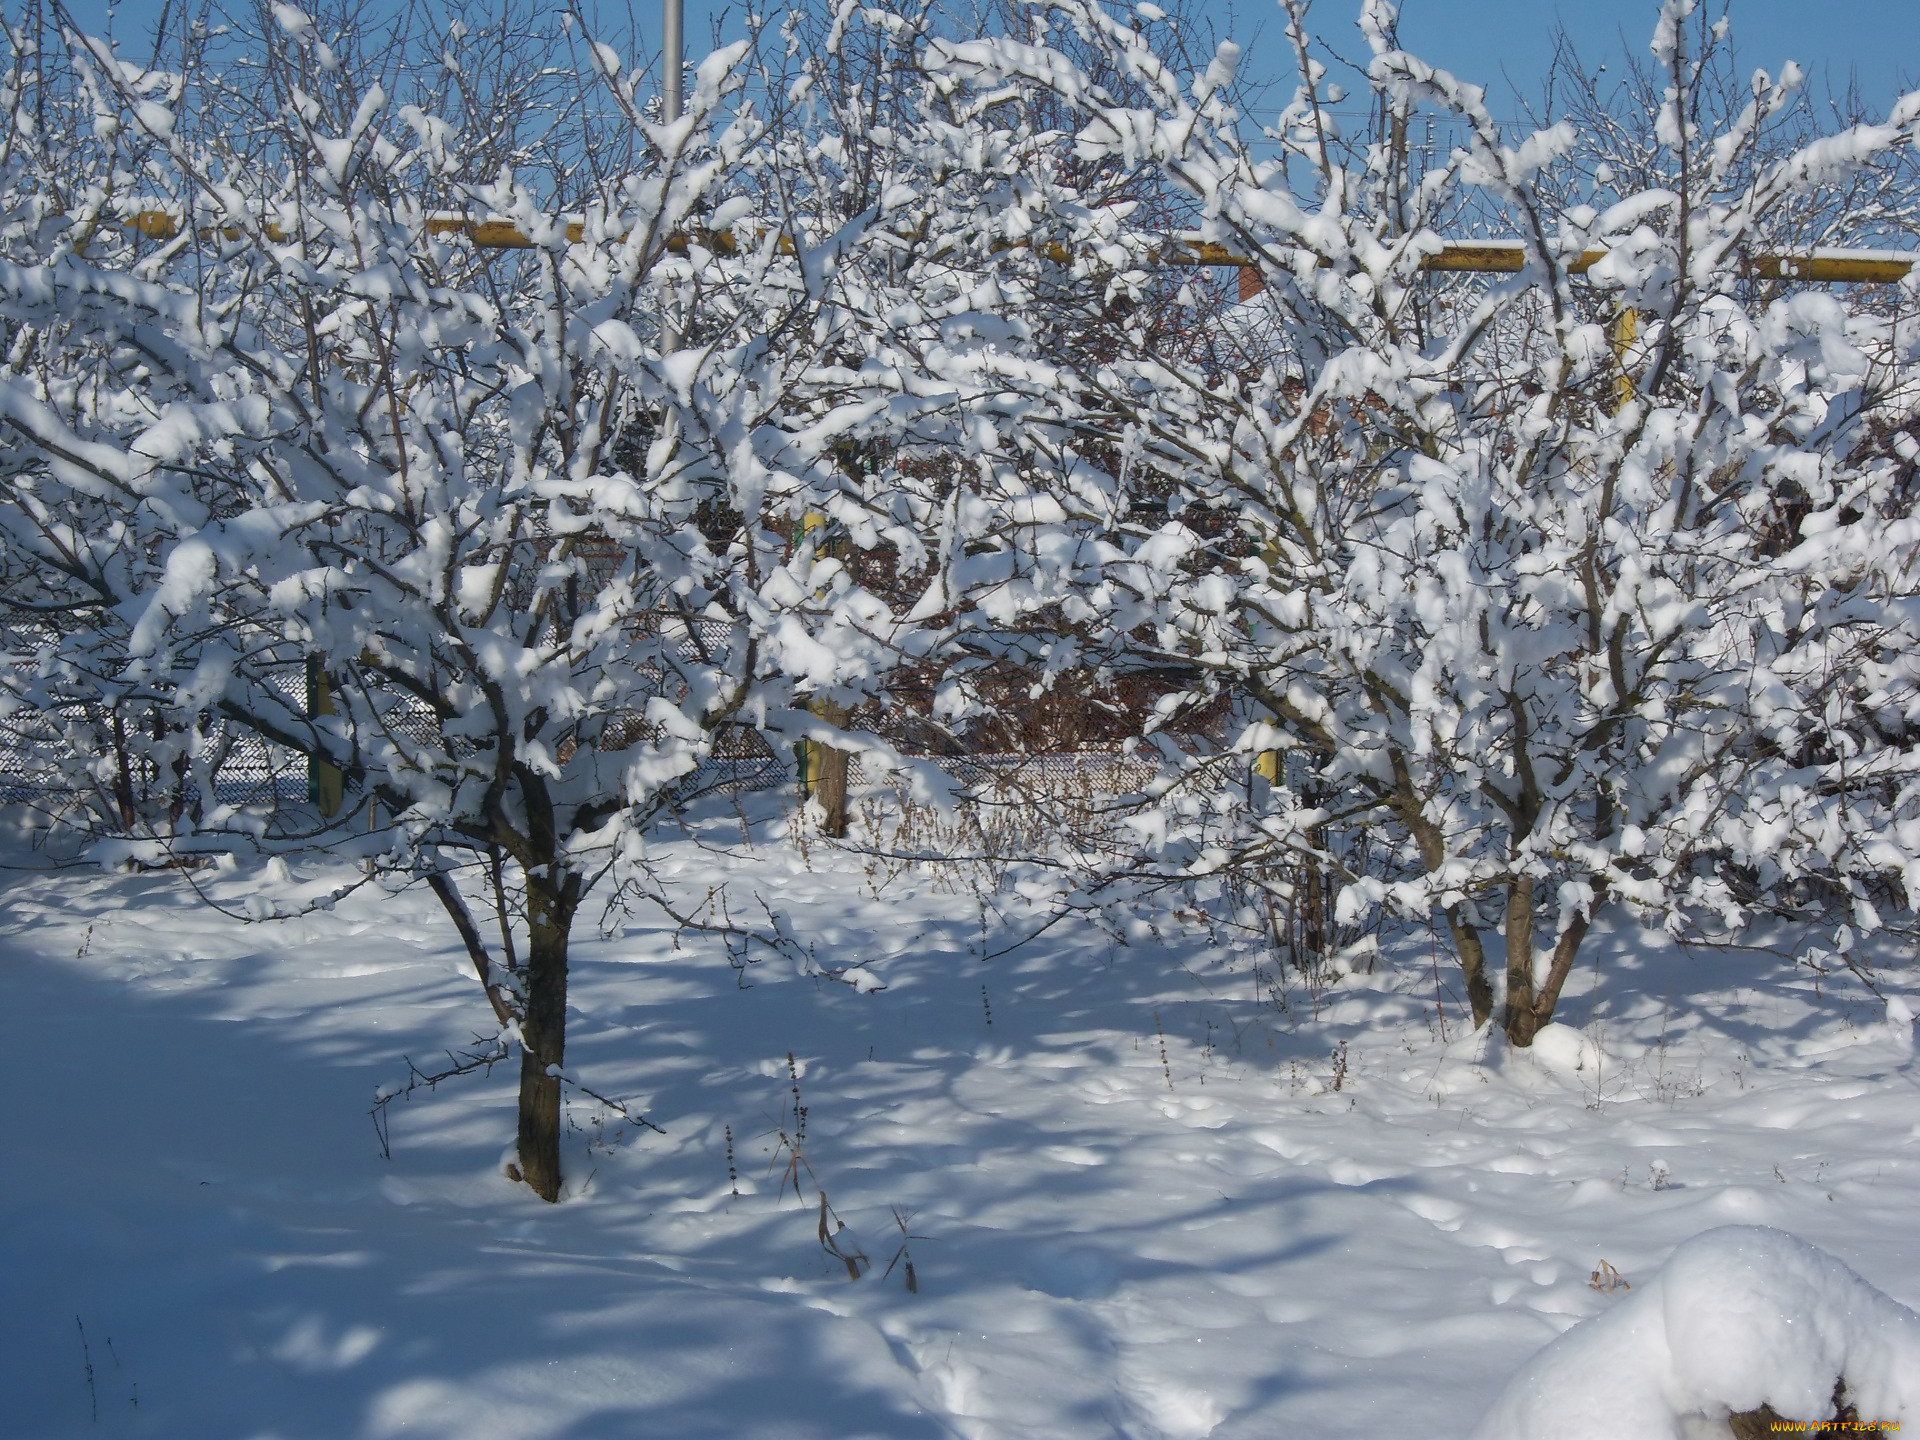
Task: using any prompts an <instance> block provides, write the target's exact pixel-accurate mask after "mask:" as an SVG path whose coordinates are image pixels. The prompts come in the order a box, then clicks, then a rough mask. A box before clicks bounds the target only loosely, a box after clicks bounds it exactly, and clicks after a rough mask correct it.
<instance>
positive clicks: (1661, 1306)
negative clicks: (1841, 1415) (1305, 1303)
mask: <svg viewBox="0 0 1920 1440" xmlns="http://www.w3.org/2000/svg"><path fill="white" fill-rule="evenodd" d="M1836 1380H1844V1382H1845V1384H1846V1392H1847V1399H1848V1403H1850V1404H1851V1405H1853V1406H1854V1407H1855V1408H1856V1409H1857V1410H1858V1411H1859V1414H1860V1418H1861V1419H1862V1420H1877V1421H1900V1422H1902V1424H1903V1425H1905V1424H1909V1423H1920V1315H1916V1314H1915V1313H1914V1312H1913V1311H1911V1310H1909V1309H1907V1307H1906V1306H1904V1305H1901V1304H1899V1303H1898V1302H1896V1301H1894V1300H1891V1299H1889V1298H1888V1297H1887V1296H1885V1295H1883V1294H1881V1293H1880V1292H1879V1291H1878V1290H1876V1289H1874V1288H1873V1286H1871V1285H1869V1284H1868V1283H1867V1282H1866V1281H1865V1280H1862V1279H1861V1278H1860V1277H1859V1276H1858V1275H1856V1274H1854V1272H1853V1271H1852V1270H1850V1269H1848V1268H1847V1267H1846V1266H1845V1265H1843V1264H1842V1263H1841V1262H1840V1261H1838V1260H1836V1259H1834V1258H1833V1256H1831V1255H1829V1254H1827V1253H1826V1252H1825V1251H1824V1250H1819V1249H1816V1248H1815V1247H1813V1246H1812V1245H1809V1244H1807V1243H1806V1242H1805V1241H1803V1240H1800V1239H1797V1238H1796V1237H1794V1236H1792V1235H1789V1234H1787V1233H1786V1232H1785V1231H1783V1230H1774V1229H1770V1228H1766V1227H1762V1226H1748V1225H1729V1226H1726V1227H1723V1228H1721V1229H1717V1230H1709V1231H1707V1232H1706V1233H1704V1234H1702V1235H1697V1236H1695V1237H1694V1238H1693V1239H1691V1240H1689V1241H1687V1242H1686V1243H1685V1244H1683V1245H1681V1246H1680V1247H1679V1248H1678V1249H1677V1250H1675V1251H1674V1252H1673V1256H1672V1258H1671V1259H1670V1260H1668V1261H1667V1264H1666V1267H1665V1268H1664V1269H1663V1270H1662V1271H1661V1272H1660V1273H1659V1274H1658V1275H1656V1276H1655V1277H1654V1278H1653V1280H1651V1281H1650V1282H1649V1283H1647V1284H1646V1285H1645V1286H1644V1287H1642V1288H1640V1289H1638V1290H1635V1291H1633V1292H1632V1293H1631V1294H1630V1295H1628V1296H1626V1298H1624V1299H1623V1300H1622V1301H1621V1303H1620V1304H1619V1305H1618V1306H1616V1307H1615V1308H1614V1309H1612V1310H1610V1311H1608V1312H1607V1313H1606V1314H1604V1315H1600V1316H1597V1317H1596V1318H1594V1319H1592V1320H1588V1321H1586V1322H1585V1323H1583V1324H1580V1325H1576V1326H1575V1327H1574V1328H1573V1329H1571V1330H1569V1331H1568V1332H1567V1333H1566V1334H1564V1335H1562V1336H1561V1337H1560V1338H1559V1339H1558V1340H1555V1341H1554V1342H1553V1343H1552V1344H1550V1345H1548V1346H1547V1347H1546V1349H1544V1350H1542V1351H1541V1352H1540V1353H1539V1354H1538V1355H1536V1356H1534V1357H1533V1359H1532V1360H1530V1361H1529V1362H1528V1363H1527V1364H1526V1365H1525V1366H1523V1367H1522V1368H1521V1370H1520V1372H1519V1373H1518V1374H1516V1375H1515V1376H1514V1377H1513V1379H1512V1380H1511V1381H1509V1382H1508V1384H1507V1388H1506V1389H1505V1390H1504V1391H1502V1392H1501V1395H1500V1398H1499V1400H1498V1401H1496V1402H1495V1404H1494V1406H1493V1409H1492V1410H1491V1411H1489V1412H1488V1414H1487V1416H1486V1418H1485V1419H1484V1420H1482V1421H1481V1423H1480V1428H1479V1429H1478V1430H1477V1431H1475V1432H1474V1434H1475V1440H1587V1437H1592V1440H1666V1437H1674V1440H1691V1437H1695V1436H1700V1435H1705V1434H1712V1433H1725V1432H1724V1431H1723V1430H1720V1429H1719V1428H1718V1427H1717V1426H1715V1422H1717V1421H1722V1420H1724V1419H1725V1418H1726V1417H1727V1416H1728V1415H1729V1414H1738V1413H1740V1412H1742V1411H1750V1410H1756V1409H1758V1408H1759V1407H1760V1406H1762V1405H1768V1406H1771V1407H1772V1408H1773V1410H1774V1411H1775V1412H1776V1413H1778V1414H1779V1415H1780V1416H1781V1417H1783V1418H1785V1419H1788V1420H1800V1421H1811V1420H1824V1419H1826V1418H1828V1417H1829V1416H1831V1415H1832V1413H1833V1394H1834V1382H1835V1381H1836ZM1707 1427H1714V1428H1711V1429H1710V1428H1707Z"/></svg>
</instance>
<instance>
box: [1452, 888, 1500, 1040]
mask: <svg viewBox="0 0 1920 1440" xmlns="http://www.w3.org/2000/svg"><path fill="white" fill-rule="evenodd" d="M1447 930H1448V932H1449V933H1451V934H1452V936H1453V948H1454V950H1455V951H1456V952H1457V953H1458V954H1459V956H1460V970H1461V973H1462V974H1464V975H1465V976H1466V980H1467V1005H1468V1007H1469V1008H1470V1009H1471V1010H1472V1011H1473V1028H1474V1029H1476V1030H1478V1029H1479V1028H1480V1027H1481V1026H1482V1025H1484V1024H1486V1023H1487V1021H1489V1020H1491V1019H1492V1018H1493V980H1492V978H1491V977H1490V976H1489V975H1488V974H1487V948H1486V946H1485V945H1484V944H1482V943H1481V940H1480V930H1479V927H1478V926H1476V925H1475V924H1474V923H1473V916H1472V915H1471V914H1470V913H1469V912H1468V910H1467V907H1466V906H1464V905H1449V906H1448V907H1447Z"/></svg>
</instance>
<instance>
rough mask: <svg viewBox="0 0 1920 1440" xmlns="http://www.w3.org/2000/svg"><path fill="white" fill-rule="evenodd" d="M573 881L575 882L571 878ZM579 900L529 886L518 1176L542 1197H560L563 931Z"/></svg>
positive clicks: (564, 1007)
mask: <svg viewBox="0 0 1920 1440" xmlns="http://www.w3.org/2000/svg"><path fill="white" fill-rule="evenodd" d="M574 883H576V884H577V882H574ZM576 903H577V901H576V900H575V898H574V897H572V896H570V895H567V894H558V895H556V894H555V893H554V892H553V890H552V888H551V887H550V886H548V885H545V884H541V883H538V882H529V884H528V886H527V928H528V931H529V935H528V941H527V968H526V986H527V1009H526V1018H525V1019H524V1020H523V1021H522V1022H521V1026H520V1032H521V1035H522V1037H523V1038H524V1040H525V1044H523V1045H522V1046H521V1048H520V1146H519V1150H520V1178H521V1179H523V1180H525V1181H526V1182H527V1184H528V1185H529V1186H531V1187H532V1189H533V1193H534V1194H536V1195H538V1196H539V1197H540V1198H541V1199H542V1200H547V1201H556V1200H558V1199H559V1198H560V1078H559V1076H558V1075H549V1074H548V1073H547V1071H548V1068H549V1067H552V1068H555V1069H558V1068H559V1067H561V1066H563V1065H565V1064H566V1059H567V933H568V931H569V930H570V929H571V928H572V925H573V910H574V906H575V904H576Z"/></svg>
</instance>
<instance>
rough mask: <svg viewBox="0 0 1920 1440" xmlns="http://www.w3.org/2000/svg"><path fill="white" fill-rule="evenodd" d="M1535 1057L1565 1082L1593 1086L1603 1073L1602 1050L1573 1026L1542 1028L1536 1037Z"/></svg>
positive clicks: (1534, 1044)
mask: <svg viewBox="0 0 1920 1440" xmlns="http://www.w3.org/2000/svg"><path fill="white" fill-rule="evenodd" d="M1529 1053H1530V1054H1531V1055H1532V1057H1533V1058H1534V1059H1535V1060H1536V1061H1538V1062H1539V1063H1540V1064H1541V1065H1543V1066H1545V1067H1546V1068H1547V1069H1548V1070H1551V1071H1553V1072H1554V1073H1555V1074H1556V1075H1559V1076H1562V1077H1563V1078H1565V1079H1568V1080H1572V1079H1576V1078H1581V1079H1585V1080H1587V1081H1588V1082H1589V1083H1591V1082H1592V1081H1593V1079H1594V1077H1595V1076H1596V1075H1598V1074H1599V1073H1600V1063H1601V1057H1600V1047H1599V1046H1598V1045H1595V1044H1594V1043H1593V1041H1592V1040H1590V1039H1589V1038H1588V1037H1587V1036H1586V1035H1585V1034H1583V1033H1582V1032H1581V1031H1578V1030H1576V1029H1574V1028H1573V1027H1572V1026H1571V1025H1542V1026H1541V1027H1540V1029H1539V1030H1538V1031H1537V1032H1536V1033H1535V1034H1534V1037H1533V1046H1532V1049H1531V1050H1530V1051H1529Z"/></svg>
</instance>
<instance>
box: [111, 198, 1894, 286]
mask: <svg viewBox="0 0 1920 1440" xmlns="http://www.w3.org/2000/svg"><path fill="white" fill-rule="evenodd" d="M123 223H124V224H125V225H126V227H127V228H128V229H129V230H134V231H138V232H139V233H140V234H142V235H144V236H146V237H147V238H148V239H150V240H171V239H173V238H174V237H175V236H177V235H178V234H179V233H180V222H179V221H178V220H177V219H175V218H174V216H173V215H171V214H170V213H168V212H167V211H165V210H138V211H135V212H134V213H133V214H132V215H130V216H128V217H127V219H126V220H125V221H124V222H123ZM425 228H426V230H427V232H428V233H429V234H431V235H464V236H466V237H467V238H468V239H469V240H471V241H472V242H473V243H474V245H475V246H477V247H478V248H480V249H482V250H531V249H532V248H533V245H534V242H533V240H532V238H531V237H529V236H528V235H527V233H526V232H525V231H523V230H521V229H520V228H519V227H518V226H517V225H515V224H514V223H513V222H512V221H510V220H475V219H473V218H472V217H471V216H467V215H431V216H428V217H427V222H426V226H425ZM201 233H202V234H205V235H219V236H220V237H221V238H223V239H227V240H237V239H239V238H240V237H241V233H242V232H241V231H240V229H239V227H237V226H232V225H222V226H208V227H207V228H206V229H205V230H203V231H202V232H201ZM585 234H586V227H585V225H584V224H583V223H582V222H581V221H578V220H569V221H568V222H567V225H566V237H567V242H568V243H569V244H578V243H579V242H580V241H581V239H582V238H584V236H585ZM267 238H268V239H270V240H276V241H284V240H286V239H287V238H288V237H287V235H286V234H285V232H283V231H282V230H281V229H280V227H279V226H277V225H269V226H268V227H267ZM691 238H693V239H697V240H698V241H699V243H700V244H701V245H703V246H705V247H706V248H707V249H709V250H712V251H714V252H715V253H716V254H720V255H736V254H738V253H739V250H740V242H739V240H738V239H737V238H736V237H735V235H734V234H733V232H732V231H731V230H697V231H695V232H693V236H692V237H691ZM911 238H915V239H924V238H925V235H924V233H921V232H916V233H915V235H914V236H912V237H911ZM689 239H690V237H689V236H687V235H686V234H683V233H680V232H677V231H676V232H675V233H674V234H673V235H671V236H669V237H668V239H667V248H668V249H669V250H672V251H674V252H676V253H684V252H685V251H686V249H687V246H688V244H689ZM1027 247H1028V242H1025V241H1006V240H1003V241H999V242H996V244H995V245H994V247H993V248H994V249H996V250H1000V251H1005V250H1013V249H1025V248H1027ZM1038 249H1039V253H1040V254H1041V255H1043V256H1044V257H1045V258H1047V259H1049V260H1054V261H1058V262H1060V263H1062V264H1064V263H1066V262H1068V261H1070V260H1072V259H1073V252H1072V250H1071V249H1069V248H1068V247H1067V246H1065V245H1061V244H1059V243H1058V242H1043V243H1042V244H1041V245H1040V246H1039V247H1038ZM780 252H781V253H782V254H783V255H791V254H792V253H794V242H793V239H792V237H791V236H788V235H782V236H781V237H780ZM1606 255H1607V252H1606V251H1605V250H1587V251H1584V252H1583V253H1581V254H1580V255H1578V256H1576V257H1575V258H1574V259H1573V260H1572V261H1571V262H1570V263H1569V264H1568V265H1567V271H1568V273H1569V274H1573V275H1584V274H1586V273H1587V271H1588V270H1590V269H1592V268H1593V267H1594V266H1595V265H1597V264H1598V263H1599V262H1600V261H1601V260H1603V259H1605V258H1606ZM1153 259H1154V261H1155V262H1156V263H1157V264H1160V265H1164V266H1168V267H1170V268H1171V267H1186V266H1194V267H1201V268H1204V267H1211V266H1220V267H1226V266H1233V267H1237V268H1240V269H1245V268H1248V267H1250V266H1252V265H1254V264H1256V263H1257V262H1256V261H1255V260H1253V259H1252V258H1250V257H1249V256H1246V255H1242V254H1240V253H1238V252H1237V251H1234V250H1231V249H1229V248H1228V247H1227V246H1225V245H1220V244H1216V243H1214V242H1212V241H1202V240H1186V239H1181V238H1178V237H1176V238H1174V239H1171V240H1169V241H1167V242H1166V243H1165V244H1164V245H1163V246H1162V247H1161V248H1160V249H1159V250H1157V251H1155V252H1154V255H1153ZM1322 263H1325V262H1322ZM1526 263H1527V252H1526V249H1525V247H1524V246H1522V245H1521V244H1520V243H1519V242H1518V241H1514V240H1482V241H1467V242H1461V243H1459V244H1453V245H1446V246H1443V247H1442V248H1441V249H1440V250H1439V251H1437V252H1436V253H1434V254H1432V255H1428V256H1425V257H1424V258H1423V259H1422V260H1421V262H1420V268H1421V269H1422V270H1427V271H1434V272H1441V273H1450V274H1488V275H1512V274H1515V273H1517V272H1518V271H1520V270H1522V269H1524V268H1525V267H1526ZM1913 263H1914V260H1913V257H1911V256H1908V255H1904V254H1900V253H1897V252H1893V253H1890V252H1888V251H1885V250H1828V251H1825V252H1816V253H1813V254H1804V255H1795V254H1790V253H1788V254H1778V255H1774V254H1761V255H1755V256H1752V257H1751V258H1749V259H1747V260H1744V261H1742V262H1741V263H1740V273H1741V274H1742V275H1743V276H1745V277H1747V278H1748V279H1753V280H1807V281H1812V282H1814V283H1816V284H1838V285H1853V284H1865V285H1892V284H1897V283H1898V282H1899V281H1900V280H1902V279H1904V278H1905V277H1906V275H1907V272H1908V271H1909V270H1911V269H1912V268H1913Z"/></svg>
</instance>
